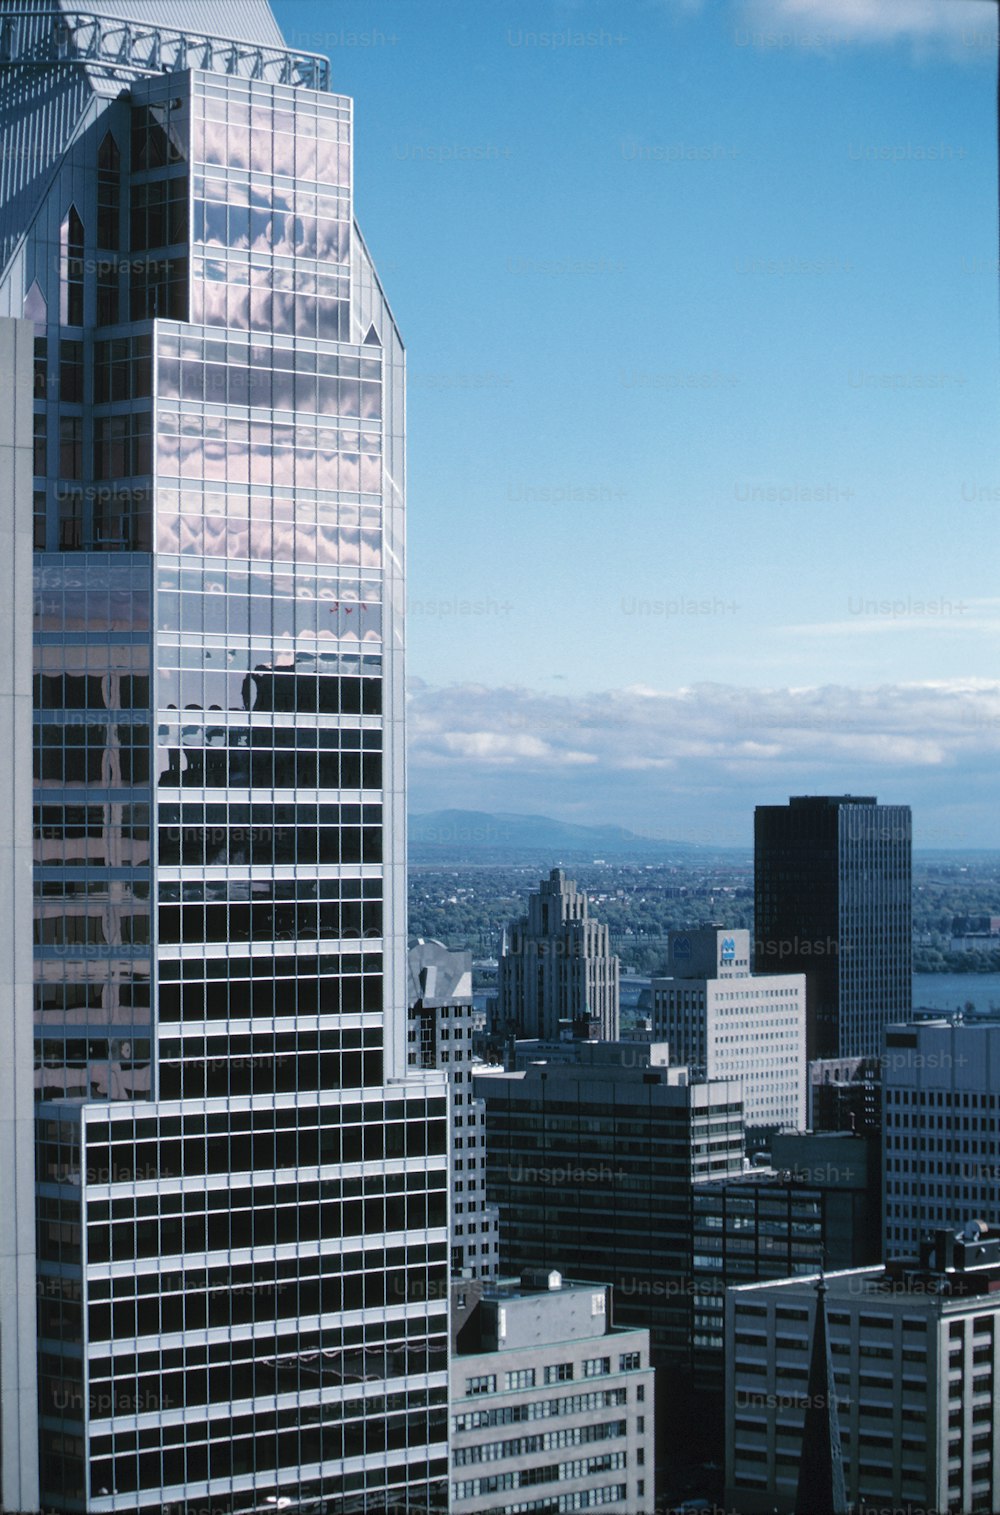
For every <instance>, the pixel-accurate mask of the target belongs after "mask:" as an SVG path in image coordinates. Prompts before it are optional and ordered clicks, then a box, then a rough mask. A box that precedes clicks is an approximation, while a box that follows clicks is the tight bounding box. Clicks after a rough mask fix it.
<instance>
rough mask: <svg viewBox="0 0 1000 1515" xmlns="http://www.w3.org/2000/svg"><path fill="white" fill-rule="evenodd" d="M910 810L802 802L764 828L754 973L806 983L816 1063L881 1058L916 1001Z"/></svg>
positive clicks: (757, 868) (843, 801) (758, 855)
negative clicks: (890, 1032)
mask: <svg viewBox="0 0 1000 1515" xmlns="http://www.w3.org/2000/svg"><path fill="white" fill-rule="evenodd" d="M911 838H912V825H911V818H910V808H909V806H908V805H879V804H878V803H877V801H876V800H875V798H874V797H872V796H864V797H858V796H855V795H849V794H847V795H806V796H796V797H793V798H792V799H790V800H789V802H788V804H787V805H758V807H757V810H756V813H755V817H754V921H755V944H754V967H755V971H756V972H757V973H804V974H805V976H806V1055H807V1058H808V1059H809V1061H810V1062H812V1061H813V1060H814V1059H815V1058H844V1057H878V1056H880V1054H881V1051H882V1034H883V1032H884V1030H885V1027H886V1026H887V1025H889V1024H890V1023H891V1022H893V1021H898V1020H901V1019H904V1018H905V1017H906V1016H908V1015H909V1013H910V1009H911V1001H912V992H913V990H912V966H913V949H912V908H911V898H910V891H911V876H912V856H911V855H912V840H911Z"/></svg>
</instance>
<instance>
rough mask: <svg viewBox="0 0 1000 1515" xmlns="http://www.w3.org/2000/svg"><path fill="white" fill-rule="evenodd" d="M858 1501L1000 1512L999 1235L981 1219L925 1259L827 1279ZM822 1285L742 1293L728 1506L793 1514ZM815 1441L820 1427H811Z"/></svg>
mask: <svg viewBox="0 0 1000 1515" xmlns="http://www.w3.org/2000/svg"><path fill="white" fill-rule="evenodd" d="M825 1284H826V1288H827V1292H826V1320H827V1329H828V1333H829V1346H830V1359H831V1362H832V1369H833V1377H834V1380H835V1385H836V1388H835V1409H836V1414H837V1420H838V1421H839V1432H840V1441H841V1449H842V1458H843V1471H844V1479H845V1484H846V1493H847V1497H848V1500H849V1501H850V1502H851V1507H852V1508H855V1509H857V1508H861V1509H867V1510H875V1509H880V1510H891V1511H893V1512H894V1515H895V1512H908V1511H917V1510H924V1511H939V1512H941V1515H966V1512H973V1511H984V1512H988V1511H993V1510H996V1509H997V1508H1000V1424H998V1422H997V1416H996V1410H995V1404H996V1399H995V1393H996V1385H997V1375H998V1370H1000V1358H998V1354H1000V1241H997V1240H994V1239H991V1238H990V1237H988V1236H986V1235H984V1234H983V1232H982V1228H981V1227H980V1226H979V1225H978V1224H977V1223H976V1222H971V1223H969V1224H967V1225H966V1226H964V1227H963V1229H962V1232H961V1233H959V1234H956V1233H955V1232H953V1231H944V1230H942V1231H938V1232H936V1233H934V1234H933V1235H932V1236H931V1237H930V1238H929V1239H927V1240H926V1241H925V1242H924V1243H923V1245H922V1247H921V1251H920V1255H919V1257H918V1258H914V1259H909V1260H908V1261H906V1262H900V1263H897V1264H894V1265H891V1266H889V1267H886V1268H882V1267H874V1268H854V1269H846V1270H843V1271H838V1272H835V1273H828V1274H827V1275H826V1277H825ZM816 1309H817V1294H816V1279H815V1278H813V1279H808V1278H795V1279H786V1280H784V1281H781V1282H774V1283H759V1284H749V1285H746V1286H744V1287H740V1288H734V1289H730V1291H729V1295H728V1298H727V1304H726V1448H727V1451H726V1493H725V1503H726V1506H727V1508H730V1509H737V1510H740V1511H741V1512H745V1515H771V1512H772V1511H775V1510H776V1511H778V1512H779V1515H792V1512H793V1511H798V1510H800V1509H801V1508H802V1506H801V1505H800V1504H799V1503H798V1502H797V1499H796V1493H797V1490H798V1487H799V1472H800V1467H801V1465H802V1462H803V1459H804V1456H805V1455H806V1454H805V1446H804V1435H803V1433H804V1430H805V1421H806V1416H807V1414H808V1413H809V1411H810V1410H812V1409H815V1408H819V1409H822V1410H826V1411H829V1410H830V1409H831V1408H833V1406H831V1404H830V1403H829V1398H830V1396H823V1399H824V1402H823V1403H822V1404H819V1405H817V1404H816V1403H815V1399H814V1397H813V1396H812V1391H811V1388H810V1385H811V1383H812V1382H813V1379H812V1377H811V1371H810V1357H811V1354H812V1351H813V1346H814V1330H815V1321H816ZM809 1434H810V1435H811V1436H812V1437H815V1435H816V1428H815V1426H813V1427H812V1428H811V1430H810V1433H809Z"/></svg>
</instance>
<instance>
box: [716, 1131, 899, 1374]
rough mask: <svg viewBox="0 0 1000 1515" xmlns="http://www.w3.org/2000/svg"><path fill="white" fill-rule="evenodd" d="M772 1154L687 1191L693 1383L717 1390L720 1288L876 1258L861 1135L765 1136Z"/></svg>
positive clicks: (873, 1174)
mask: <svg viewBox="0 0 1000 1515" xmlns="http://www.w3.org/2000/svg"><path fill="white" fill-rule="evenodd" d="M771 1154H772V1162H771V1165H770V1166H768V1167H764V1166H760V1167H757V1168H754V1169H751V1171H750V1172H748V1173H745V1174H743V1175H742V1176H741V1177H737V1178H717V1179H711V1180H709V1181H708V1182H707V1183H700V1184H698V1185H696V1186H695V1188H694V1190H693V1193H692V1197H691V1204H692V1246H693V1267H692V1279H693V1309H694V1320H693V1331H694V1335H693V1360H694V1375H695V1382H696V1386H697V1388H698V1389H699V1390H703V1391H705V1392H708V1393H713V1392H717V1391H719V1390H721V1387H722V1378H723V1365H724V1359H723V1346H724V1329H725V1301H726V1290H727V1288H730V1287H733V1286H734V1285H737V1284H743V1283H750V1282H753V1281H760V1280H764V1279H777V1278H792V1277H795V1276H801V1275H803V1274H812V1273H816V1272H817V1271H818V1270H820V1269H824V1268H829V1269H837V1268H858V1267H866V1266H868V1265H870V1264H872V1263H877V1262H880V1261H881V1258H882V1253H881V1211H880V1207H879V1178H880V1174H879V1157H880V1153H879V1148H878V1144H877V1142H876V1141H875V1140H874V1139H872V1138H868V1137H863V1136H853V1135H851V1134H850V1133H844V1134H843V1135H840V1134H838V1135H832V1134H831V1135H826V1134H823V1135H814V1134H813V1133H811V1132H806V1133H793V1134H788V1135H778V1136H775V1137H774V1138H773V1140H772V1144H771Z"/></svg>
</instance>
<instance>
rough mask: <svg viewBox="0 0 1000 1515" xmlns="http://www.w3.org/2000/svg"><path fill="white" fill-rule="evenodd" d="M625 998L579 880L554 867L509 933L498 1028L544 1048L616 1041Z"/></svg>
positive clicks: (499, 989)
mask: <svg viewBox="0 0 1000 1515" xmlns="http://www.w3.org/2000/svg"><path fill="white" fill-rule="evenodd" d="M618 997H619V973H618V959H617V957H615V956H614V955H613V954H612V952H611V945H610V939H609V936H608V928H607V926H602V925H601V924H600V922H599V921H595V920H594V919H593V918H592V917H591V916H590V914H589V910H588V902H587V896H586V895H585V894H582V893H580V891H579V890H578V889H577V887H576V884H575V883H574V882H573V881H572V879H567V877H566V874H565V873H564V872H563V870H562V869H561V868H553V869H552V872H551V873H550V874H549V877H548V878H547V879H543V880H542V881H541V884H540V885H539V888H538V892H537V893H535V894H530V895H529V896H528V911H527V914H526V915H523V916H522V917H521V918H520V920H517V921H512V922H511V923H510V925H509V926H508V928H507V930H506V932H505V933H504V941H503V945H502V949H501V953H500V962H499V974H498V983H497V1005H496V1009H495V1012H494V1013H495V1015H496V1024H495V1026H494V1027H493V1028H492V1029H493V1030H494V1031H496V1032H498V1033H499V1034H501V1035H503V1036H518V1037H539V1038H541V1039H542V1040H545V1041H554V1040H556V1039H557V1038H558V1037H560V1036H572V1035H577V1036H584V1037H586V1036H589V1035H591V1034H594V1035H596V1036H597V1037H598V1038H599V1039H600V1040H602V1041H614V1040H615V1039H616V1038H617V1036H618V1028H619V1007H618Z"/></svg>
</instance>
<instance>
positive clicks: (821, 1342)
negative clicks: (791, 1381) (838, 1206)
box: [795, 1266, 847, 1515]
mask: <svg viewBox="0 0 1000 1515" xmlns="http://www.w3.org/2000/svg"><path fill="white" fill-rule="evenodd" d="M826 1293H827V1284H826V1279H825V1278H824V1276H823V1273H822V1266H821V1271H820V1275H819V1278H818V1279H817V1281H816V1319H815V1322H814V1324H813V1341H812V1357H811V1359H810V1363H809V1383H808V1385H807V1388H806V1414H805V1421H804V1423H803V1427H802V1456H801V1459H800V1461H799V1486H798V1490H797V1493H796V1496H795V1511H796V1515H847V1490H846V1487H845V1484H844V1454H843V1448H842V1447H841V1443H840V1421H839V1418H838V1416H837V1386H836V1382H835V1380H834V1376H833V1358H832V1356H831V1353H830V1337H829V1332H828V1329H827V1320H826Z"/></svg>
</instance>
